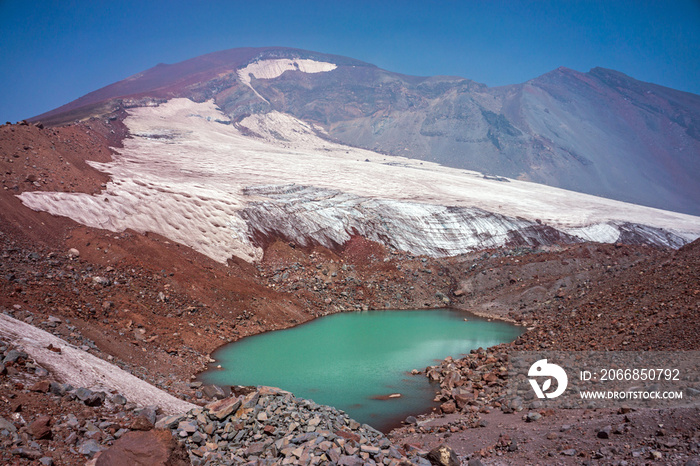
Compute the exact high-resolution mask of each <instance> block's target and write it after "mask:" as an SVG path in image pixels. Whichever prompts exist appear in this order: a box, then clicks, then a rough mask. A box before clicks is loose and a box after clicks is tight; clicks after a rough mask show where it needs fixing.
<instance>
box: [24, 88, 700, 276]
mask: <svg viewBox="0 0 700 466" xmlns="http://www.w3.org/2000/svg"><path fill="white" fill-rule="evenodd" d="M128 112H129V116H128V117H127V118H126V119H125V120H124V123H125V124H126V126H127V127H128V128H129V131H130V134H131V135H132V137H131V138H127V139H125V140H124V141H123V143H124V147H123V148H121V149H116V150H117V151H118V152H119V153H118V154H117V155H115V156H114V157H113V161H112V162H109V163H94V162H91V165H93V166H94V167H96V168H97V169H99V170H101V171H103V172H105V173H108V174H109V175H110V176H111V181H110V182H109V183H108V184H107V187H106V189H105V190H104V191H103V192H102V193H100V194H99V195H95V196H93V195H90V194H80V193H47V192H25V193H22V194H21V195H20V196H19V197H20V199H21V200H22V202H23V203H24V204H25V205H27V206H28V207H30V208H32V209H34V210H40V211H47V212H49V213H51V214H54V215H62V216H67V217H70V218H72V219H74V220H76V221H78V222H80V223H82V224H85V225H88V226H92V227H96V228H104V229H108V230H112V231H115V232H118V231H123V230H124V229H126V228H131V229H134V230H136V231H139V232H146V231H150V232H154V233H158V234H161V235H163V236H165V237H167V238H169V239H171V240H173V241H177V242H180V243H182V244H185V245H187V246H190V247H191V248H193V249H195V250H197V251H199V252H201V253H203V254H206V255H207V256H209V257H211V258H213V259H215V260H217V261H220V262H226V260H227V259H228V258H230V257H231V256H234V255H235V256H238V257H241V258H243V259H245V260H247V261H255V260H258V259H260V258H261V255H262V250H261V249H260V248H259V247H258V246H257V245H256V244H255V243H254V242H253V241H252V238H251V236H255V234H256V232H259V233H260V234H264V231H265V229H266V228H268V227H269V228H270V231H272V230H276V231H278V232H281V231H282V230H283V229H284V228H288V229H289V228H291V229H292V230H293V229H294V228H295V226H294V225H292V224H291V223H293V222H287V223H289V224H290V225H287V226H284V225H273V224H271V220H270V218H269V215H266V214H265V209H266V207H265V205H266V204H265V203H266V202H267V203H268V204H267V205H269V209H268V212H270V213H273V212H275V209H278V210H277V212H278V214H276V215H285V216H288V213H287V212H288V211H290V210H289V209H292V210H293V209H294V207H295V205H296V206H298V207H299V214H298V215H299V216H300V217H299V218H301V216H302V214H303V215H305V216H306V218H307V220H305V221H304V222H300V225H299V227H298V228H297V229H296V230H294V231H292V230H289V234H290V235H291V236H293V237H294V238H293V240H294V241H296V242H298V243H299V244H304V242H305V241H306V239H305V238H313V237H314V235H316V234H320V232H327V235H326V236H327V237H328V238H337V241H344V238H346V237H347V236H343V233H342V232H351V231H352V228H360V227H362V228H364V230H363V231H365V232H366V233H367V234H368V235H370V237H372V238H374V239H377V240H378V241H381V242H383V243H385V244H392V245H395V247H398V248H400V249H404V250H406V251H409V252H414V253H424V254H428V255H436V256H437V255H444V254H451V253H455V252H456V251H462V250H464V249H465V248H479V247H488V246H487V245H489V244H496V243H493V242H491V243H489V242H488V241H496V240H494V239H493V238H507V237H508V235H511V236H513V235H515V236H517V234H520V235H521V236H522V235H525V236H527V235H530V234H531V233H532V232H529V231H527V229H529V228H530V227H531V226H532V222H535V223H537V224H539V223H542V224H544V225H547V226H548V227H551V228H553V229H556V230H558V231H559V232H564V233H570V234H572V235H576V236H578V237H580V238H584V239H587V240H590V241H602V242H612V241H617V240H618V238H620V237H621V235H622V233H621V232H622V231H623V230H624V234H625V235H626V236H625V237H630V235H633V234H634V233H635V232H637V231H639V227H638V226H639V225H645V226H648V227H649V228H648V229H647V231H646V232H645V233H644V234H643V235H641V236H639V235H638V236H639V237H640V238H642V237H643V238H650V239H652V240H655V241H656V240H659V241H662V243H660V244H667V243H668V244H670V245H672V246H676V243H677V242H680V243H683V242H687V241H691V240H693V239H695V238H697V237H698V236H700V218H698V217H694V216H690V215H684V214H678V213H675V212H668V211H662V210H658V209H652V208H648V207H643V206H638V205H634V204H628V203H624V202H619V201H613V200H609V199H604V198H599V197H595V196H590V195H585V194H580V193H575V192H571V191H565V190H562V189H557V188H553V187H549V186H545V185H539V184H536V183H528V182H522V181H518V180H510V182H509V183H503V182H500V181H495V180H491V179H485V178H484V177H483V176H482V174H481V173H477V172H471V171H466V170H455V169H452V168H448V167H443V166H440V165H437V164H433V163H429V162H420V161H418V160H411V159H406V158H402V157H390V156H386V155H382V154H377V153H375V152H370V151H367V150H362V149H356V148H352V147H348V146H343V145H339V144H334V143H332V142H329V141H325V140H322V139H320V138H318V137H317V136H315V134H314V131H312V128H311V127H310V126H309V125H308V124H306V123H304V122H301V121H299V120H296V119H294V118H293V117H291V116H288V115H283V114H278V113H274V112H273V113H268V114H266V115H256V116H254V117H250V119H245V120H244V121H243V122H241V126H245V127H246V131H245V132H243V131H241V128H239V127H237V126H235V125H231V124H220V122H221V121H224V122H225V121H228V118H227V117H226V116H225V115H223V114H222V113H221V112H220V111H219V110H218V109H217V108H216V106H215V105H214V103H213V102H211V101H209V102H203V103H195V102H192V101H190V100H188V99H172V100H170V101H168V102H167V103H165V104H162V105H160V106H159V107H143V108H134V109H129V110H128ZM246 125H247V126H246ZM249 130H254V131H255V132H256V134H259V135H260V136H261V137H251V136H247V135H245V133H247V132H248V131H249ZM279 136H281V137H279ZM293 184H294V185H301V186H310V187H313V189H314V190H316V191H315V192H311V191H310V192H309V193H308V194H309V196H311V195H313V196H315V197H313V199H316V198H318V202H317V203H316V204H314V203H313V202H312V203H309V202H307V201H306V200H305V201H304V203H300V204H294V203H289V202H288V203H285V201H284V199H277V200H274V199H273V200H271V199H272V198H270V195H271V193H273V194H274V190H273V191H271V192H266V191H264V190H263V191H260V190H257V191H256V190H255V189H247V188H248V187H251V186H260V185H276V186H281V185H293ZM275 189H277V188H275ZM330 192H332V193H335V194H332V195H331V194H329V193H330ZM324 197H325V198H328V202H325V203H322V202H321V199H323V198H324ZM359 198H361V199H359ZM314 202H316V201H314ZM446 206H449V207H446ZM249 207H251V208H252V209H251V210H246V209H247V208H249ZM263 207H265V208H263ZM307 207H311V208H317V210H316V212H315V213H314V214H313V215H311V214H310V213H309V214H308V215H307V214H304V213H303V211H304V210H308V209H307ZM279 209H282V210H279ZM455 209H457V210H455ZM460 209H462V210H461V212H462V213H460V214H459V215H457V214H455V212H456V211H459V210H460ZM470 209H471V210H470ZM468 211H470V212H472V213H471V214H467V212H468ZM477 211H478V212H477ZM255 212H257V214H255ZM475 212H476V213H475ZM494 213H495V214H494ZM255 215H257V216H258V217H259V218H260V220H254V219H253V217H254V216H255ZM470 215H471V217H470ZM489 215H490V216H493V218H492V219H487V218H486V217H487V216H489ZM273 217H274V215H273ZM506 217H507V219H506ZM280 218H281V219H282V220H284V219H285V218H287V217H284V216H282V217H280ZM278 220H279V219H278ZM538 220H539V222H537V221H538ZM255 222H259V224H257V225H256V224H254V223H255ZM273 223H274V222H273ZM506 223H508V225H511V224H512V225H516V226H515V227H512V228H513V230H512V231H513V232H524V233H517V234H516V233H507V232H506V231H507V230H509V229H511V226H506ZM363 225H364V226H363ZM372 225H378V226H377V227H376V228H375V227H374V226H372ZM302 227H303V228H302ZM370 227H371V228H370ZM382 228H383V230H382ZM402 228H403V230H404V233H401V234H397V233H396V231H398V230H400V229H402ZM659 229H664V230H665V231H666V232H668V231H671V233H672V235H671V236H665V234H660V231H659ZM336 230H338V231H339V232H340V233H337V234H336V233H335V231H336ZM613 230H616V231H617V232H618V233H617V234H616V233H615V231H613ZM382 232H383V233H382ZM285 234H287V233H285ZM334 235H335V236H334ZM338 235H339V236H338ZM373 235H374V236H373ZM499 235H500V236H499ZM504 235H505V236H504ZM424 237H427V238H424ZM318 238H321V236H319V237H318ZM486 239H488V241H486ZM333 241H336V240H335V239H334V240H333ZM498 241H502V240H501V239H498ZM664 241H665V242H666V243H664ZM322 244H323V243H322ZM498 244H501V243H498Z"/></svg>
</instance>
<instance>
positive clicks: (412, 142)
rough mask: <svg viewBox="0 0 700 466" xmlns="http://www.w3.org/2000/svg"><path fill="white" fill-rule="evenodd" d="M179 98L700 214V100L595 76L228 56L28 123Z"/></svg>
mask: <svg viewBox="0 0 700 466" xmlns="http://www.w3.org/2000/svg"><path fill="white" fill-rule="evenodd" d="M174 97H186V98H191V99H193V100H195V101H197V102H203V101H206V100H208V99H214V100H215V102H216V104H217V105H218V106H219V108H221V109H222V110H223V112H224V113H226V114H227V115H228V117H229V118H231V119H232V120H234V121H239V120H241V119H243V118H245V117H247V116H249V115H257V114H266V113H269V112H271V111H277V112H283V113H286V114H289V115H293V116H295V117H297V118H299V119H301V120H304V121H306V122H309V123H313V124H315V125H317V126H318V127H319V128H322V129H323V130H324V133H325V136H326V137H329V138H331V139H333V140H336V141H340V142H342V143H344V144H348V145H352V146H357V147H363V148H366V149H371V150H375V151H380V152H383V153H387V154H391V155H394V156H405V157H411V158H417V159H420V160H425V161H432V162H437V163H440V164H443V165H447V166H451V167H457V168H466V169H470V170H477V171H481V172H484V173H487V174H491V175H498V176H506V177H509V178H519V179H523V180H531V181H535V182H537V183H544V184H548V185H552V186H558V187H562V188H565V189H570V190H575V191H579V192H584V193H589V194H594V195H598V196H604V197H609V198H613V199H618V200H623V201H627V202H632V203H635V204H642V205H647V206H653V207H658V208H662V209H667V210H674V211H679V212H685V213H691V214H696V215H697V214H699V213H700V210H699V208H698V205H700V202H699V201H700V188H698V185H697V183H696V182H695V180H697V179H698V177H699V176H700V171H699V170H700V162H699V161H698V154H699V153H700V128H698V123H697V122H698V121H699V120H700V97H699V96H697V95H694V94H689V93H684V92H680V91H675V90H673V89H669V88H665V87H662V86H657V85H654V84H649V83H644V82H640V81H637V80H635V79H633V78H630V77H628V76H625V75H624V74H622V73H619V72H616V71H613V70H606V69H602V68H594V69H592V70H591V71H589V72H587V73H581V72H578V71H574V70H570V69H566V68H559V69H557V70H554V71H552V72H550V73H547V74H545V75H543V76H540V77H538V78H535V79H533V80H531V81H528V82H526V83H523V84H514V85H511V86H503V87H499V88H489V87H487V86H485V85H483V84H479V83H475V82H473V81H470V80H468V79H464V78H459V77H444V76H437V77H427V78H426V77H415V76H406V75H401V74H397V73H393V72H390V71H386V70H382V69H380V68H377V67H376V66H373V65H370V64H367V63H363V62H360V61H358V60H353V59H350V58H346V57H338V56H333V55H326V54H321V53H316V52H309V51H303V50H295V49H285V48H261V49H250V48H246V49H232V50H227V51H223V52H217V53H212V54H208V55H204V56H201V57H197V58H193V59H191V60H187V61H184V62H181V63H177V64H173V65H164V64H160V65H158V66H156V67H154V68H151V69H149V70H146V71H144V72H143V73H140V74H138V75H135V76H132V77H130V78H127V79H125V80H123V81H120V82H118V83H115V84H112V85H110V86H107V87H105V88H103V89H100V90H97V91H95V92H92V93H90V94H88V95H86V96H84V97H82V98H80V99H78V100H76V101H74V102H71V103H69V104H67V105H65V106H63V107H60V108H58V109H56V110H54V111H51V112H48V113H47V114H44V115H39V116H38V117H36V119H35V120H43V121H45V122H46V123H51V124H56V123H66V122H71V121H73V120H76V119H84V118H86V117H89V116H94V115H107V114H109V113H110V112H113V111H115V110H117V109H123V108H131V107H135V106H148V105H157V104H158V103H162V102H165V101H166V100H169V99H172V98H174Z"/></svg>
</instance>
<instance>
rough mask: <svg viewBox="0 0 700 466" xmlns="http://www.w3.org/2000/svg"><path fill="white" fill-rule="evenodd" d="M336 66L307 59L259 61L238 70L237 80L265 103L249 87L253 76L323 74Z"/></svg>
mask: <svg viewBox="0 0 700 466" xmlns="http://www.w3.org/2000/svg"><path fill="white" fill-rule="evenodd" d="M336 68H337V66H336V65H335V64H333V63H328V62H322V61H315V60H308V59H301V58H299V59H293V60H292V59H289V58H278V59H274V60H260V61H256V62H253V63H251V64H249V65H248V66H246V67H245V68H241V69H240V70H238V77H239V79H240V80H241V81H242V82H243V84H245V85H246V86H248V87H249V88H251V89H253V92H255V95H257V96H258V97H260V98H261V99H263V100H264V101H265V102H267V99H265V98H264V97H263V96H261V95H260V94H258V91H256V90H255V88H253V86H252V85H251V83H250V82H251V78H250V76H251V75H253V77H255V78H256V79H274V78H277V77H279V76H281V75H282V73H284V72H285V71H302V72H304V73H323V72H326V71H333V70H334V69H336Z"/></svg>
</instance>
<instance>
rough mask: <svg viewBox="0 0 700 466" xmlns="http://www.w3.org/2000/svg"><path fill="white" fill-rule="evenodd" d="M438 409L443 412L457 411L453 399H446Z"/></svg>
mask: <svg viewBox="0 0 700 466" xmlns="http://www.w3.org/2000/svg"><path fill="white" fill-rule="evenodd" d="M440 410H441V411H442V412H443V414H452V413H454V412H455V411H457V406H456V405H455V403H454V401H447V402H445V403H443V404H441V405H440Z"/></svg>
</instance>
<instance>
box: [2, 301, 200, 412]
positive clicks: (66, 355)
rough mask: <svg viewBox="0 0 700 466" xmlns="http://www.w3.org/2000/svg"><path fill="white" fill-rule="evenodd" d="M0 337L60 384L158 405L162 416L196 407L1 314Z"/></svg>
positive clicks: (138, 402) (143, 403)
mask: <svg viewBox="0 0 700 466" xmlns="http://www.w3.org/2000/svg"><path fill="white" fill-rule="evenodd" d="M0 336H2V337H3V338H4V339H8V340H10V341H12V342H13V343H15V344H16V345H18V346H19V347H21V348H22V349H23V350H24V351H26V352H27V354H29V355H30V356H31V357H32V358H33V359H34V360H35V361H36V362H37V363H38V364H39V365H40V366H41V367H44V368H45V369H47V370H49V371H51V372H52V373H53V376H54V377H56V379H57V380H59V381H61V382H65V383H70V384H71V385H73V386H75V387H86V388H90V389H93V390H102V389H103V388H104V387H106V388H107V389H109V390H115V391H116V392H118V393H120V394H122V395H124V396H125V397H126V398H127V399H128V400H129V401H131V402H134V403H136V404H138V405H140V406H158V407H160V409H161V410H162V411H163V413H164V414H179V413H184V412H187V411H189V410H190V409H192V408H196V407H197V406H196V405H193V404H192V403H188V402H186V401H183V400H180V399H178V398H175V397H174V396H172V395H170V394H169V393H166V392H164V391H162V390H160V389H158V388H156V387H154V386H153V385H150V384H149V383H147V382H145V381H143V380H141V379H139V378H138V377H135V376H133V375H131V374H129V373H128V372H126V371H124V370H122V369H121V368H119V367H117V366H115V365H114V364H110V363H108V362H107V361H105V360H103V359H100V358H98V357H97V356H93V355H92V354H90V353H88V352H86V351H83V350H81V349H78V348H76V347H75V346H73V345H71V344H69V343H67V342H66V341H65V340H62V339H60V338H58V337H56V336H54V335H52V334H50V333H48V332H45V331H43V330H41V329H39V328H36V327H34V326H32V325H29V324H26V323H24V322H21V321H19V320H17V319H14V318H12V317H10V316H8V315H5V314H0ZM52 346H53V347H54V348H60V349H61V352H60V353H55V352H54V351H51V350H49V349H47V347H49V348H51V347H52Z"/></svg>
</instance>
